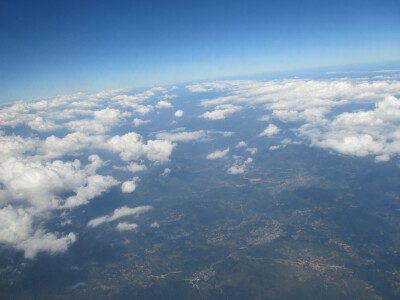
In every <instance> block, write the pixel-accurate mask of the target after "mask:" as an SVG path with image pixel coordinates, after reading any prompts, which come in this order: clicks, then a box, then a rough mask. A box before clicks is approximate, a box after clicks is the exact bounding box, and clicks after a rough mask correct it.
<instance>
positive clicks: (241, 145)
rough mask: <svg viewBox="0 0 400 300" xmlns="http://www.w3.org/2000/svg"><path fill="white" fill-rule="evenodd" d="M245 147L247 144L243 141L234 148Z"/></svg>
mask: <svg viewBox="0 0 400 300" xmlns="http://www.w3.org/2000/svg"><path fill="white" fill-rule="evenodd" d="M241 147H247V143H246V142H245V141H240V142H239V143H238V144H237V145H236V146H235V148H241Z"/></svg>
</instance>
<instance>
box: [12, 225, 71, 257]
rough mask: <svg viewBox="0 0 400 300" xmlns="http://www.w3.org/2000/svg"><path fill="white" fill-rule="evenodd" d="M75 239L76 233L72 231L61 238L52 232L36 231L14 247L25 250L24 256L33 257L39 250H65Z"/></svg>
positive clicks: (53, 251)
mask: <svg viewBox="0 0 400 300" xmlns="http://www.w3.org/2000/svg"><path fill="white" fill-rule="evenodd" d="M75 241H76V235H75V234H74V233H73V232H71V233H69V234H68V235H66V236H63V237H61V238H57V236H56V235H55V234H54V233H49V232H48V233H44V232H42V231H37V232H36V233H35V235H34V236H32V237H30V238H29V239H27V240H24V241H23V242H21V243H20V244H17V245H16V248H17V249H20V250H23V251H24V252H25V255H24V256H25V258H30V259H33V258H34V257H35V256H36V254H37V253H38V252H41V251H45V252H49V253H51V254H55V253H58V252H65V251H67V249H68V247H69V246H70V245H71V244H73V243H75Z"/></svg>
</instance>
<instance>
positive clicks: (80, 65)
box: [0, 0, 400, 103]
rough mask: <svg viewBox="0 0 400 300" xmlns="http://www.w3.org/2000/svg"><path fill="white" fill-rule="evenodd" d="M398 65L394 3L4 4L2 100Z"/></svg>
mask: <svg viewBox="0 0 400 300" xmlns="http://www.w3.org/2000/svg"><path fill="white" fill-rule="evenodd" d="M399 60H400V2H399V1H395V0H393V1H390V0H380V1H368V0H363V1H343V0H337V1H330V0H325V1H310V0H309V1H300V0H299V1H293V0H292V1H289V0H283V1H232V0H231V1H222V0H214V1H207V0H206V1H165V0H164V1H99V0H97V1H18V0H16V1H14V0H13V1H1V2H0V103H7V102H12V101H16V100H26V99H32V98H37V97H46V96H49V97H52V96H56V95H60V94H66V93H75V92H78V91H82V92H95V91H99V90H105V89H116V88H124V89H127V88H135V87H142V86H151V85H155V84H169V83H177V82H186V81H192V80H201V79H208V78H218V77H224V76H234V75H235V76H236V75H246V74H253V73H268V72H277V71H285V70H296V69H305V68H315V67H329V66H338V65H349V64H363V63H373V62H388V61H389V62H390V61H399Z"/></svg>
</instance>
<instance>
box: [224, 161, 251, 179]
mask: <svg viewBox="0 0 400 300" xmlns="http://www.w3.org/2000/svg"><path fill="white" fill-rule="evenodd" d="M252 162H253V158H251V157H249V158H247V159H246V160H245V161H242V160H240V159H238V160H236V162H235V164H234V165H233V166H231V167H230V168H229V169H228V174H231V175H237V174H242V173H244V172H245V170H246V166H247V165H248V164H250V163H252Z"/></svg>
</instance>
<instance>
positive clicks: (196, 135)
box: [156, 130, 207, 142]
mask: <svg viewBox="0 0 400 300" xmlns="http://www.w3.org/2000/svg"><path fill="white" fill-rule="evenodd" d="M156 137H157V139H161V140H169V141H172V142H190V141H199V140H202V139H204V138H206V137H207V133H206V132H205V131H204V130H198V131H192V132H186V131H183V132H174V133H170V132H160V133H157V135H156Z"/></svg>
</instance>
